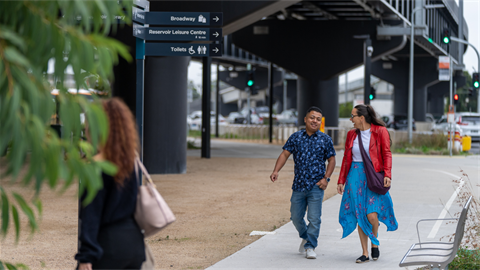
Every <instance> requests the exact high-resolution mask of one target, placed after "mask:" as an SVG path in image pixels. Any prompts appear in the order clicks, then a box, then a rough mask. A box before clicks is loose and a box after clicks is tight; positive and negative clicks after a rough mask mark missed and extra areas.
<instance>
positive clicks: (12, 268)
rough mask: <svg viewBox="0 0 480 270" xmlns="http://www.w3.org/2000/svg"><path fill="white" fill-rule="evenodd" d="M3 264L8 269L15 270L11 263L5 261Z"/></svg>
mask: <svg viewBox="0 0 480 270" xmlns="http://www.w3.org/2000/svg"><path fill="white" fill-rule="evenodd" d="M5 266H7V269H8V270H17V267H15V265H13V264H11V263H5Z"/></svg>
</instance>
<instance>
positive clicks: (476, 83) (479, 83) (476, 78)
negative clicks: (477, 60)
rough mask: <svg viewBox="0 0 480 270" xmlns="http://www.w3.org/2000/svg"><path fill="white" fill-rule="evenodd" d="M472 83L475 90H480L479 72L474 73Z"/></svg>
mask: <svg viewBox="0 0 480 270" xmlns="http://www.w3.org/2000/svg"><path fill="white" fill-rule="evenodd" d="M472 82H473V88H475V89H478V88H480V76H479V73H478V72H476V73H473V75H472Z"/></svg>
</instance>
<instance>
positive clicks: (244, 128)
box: [219, 125, 433, 147]
mask: <svg viewBox="0 0 480 270" xmlns="http://www.w3.org/2000/svg"><path fill="white" fill-rule="evenodd" d="M268 128H269V127H268V125H221V126H219V133H220V137H221V138H224V139H237V140H246V141H253V142H268V140H269V133H268ZM272 128H273V136H272V142H274V143H278V144H284V143H285V142H286V141H287V139H288V137H290V135H292V134H293V133H294V132H296V131H298V130H300V129H303V128H305V126H299V127H297V126H293V125H277V126H273V127H272ZM350 129H351V128H343V127H325V134H327V135H329V136H330V137H331V138H332V141H333V144H334V145H335V146H337V147H342V146H344V145H345V140H346V138H347V133H348V131H349V130H350ZM388 132H389V133H390V139H391V140H392V145H393V146H395V145H396V144H398V143H400V142H402V141H406V140H407V139H408V133H407V131H404V130H394V129H388ZM432 134H433V133H432V132H413V138H414V139H415V138H416V137H419V136H431V135H432Z"/></svg>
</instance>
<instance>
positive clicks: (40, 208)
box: [33, 197, 43, 216]
mask: <svg viewBox="0 0 480 270" xmlns="http://www.w3.org/2000/svg"><path fill="white" fill-rule="evenodd" d="M33 205H35V206H36V207H37V211H38V215H39V216H41V215H42V214H43V204H42V201H41V200H40V199H39V198H38V197H37V198H35V199H34V200H33Z"/></svg>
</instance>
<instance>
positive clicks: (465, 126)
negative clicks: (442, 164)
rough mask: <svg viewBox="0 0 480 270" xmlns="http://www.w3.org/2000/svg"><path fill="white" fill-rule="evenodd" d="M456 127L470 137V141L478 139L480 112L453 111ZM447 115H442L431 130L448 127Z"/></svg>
mask: <svg viewBox="0 0 480 270" xmlns="http://www.w3.org/2000/svg"><path fill="white" fill-rule="evenodd" d="M455 123H456V129H458V128H460V129H461V130H462V131H463V135H466V136H470V137H472V141H480V113H470V112H458V113H455ZM448 126H449V125H448V122H447V116H446V115H444V116H442V118H440V119H439V120H438V121H437V122H436V123H435V125H434V127H433V130H438V131H440V130H441V131H445V130H447V129H448Z"/></svg>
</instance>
